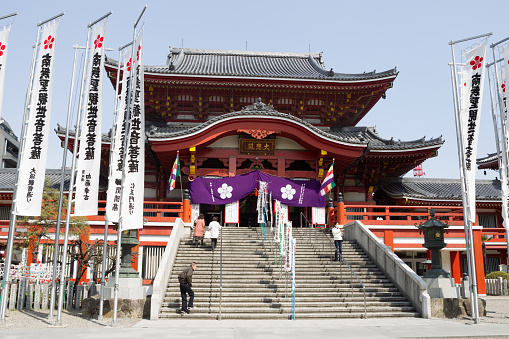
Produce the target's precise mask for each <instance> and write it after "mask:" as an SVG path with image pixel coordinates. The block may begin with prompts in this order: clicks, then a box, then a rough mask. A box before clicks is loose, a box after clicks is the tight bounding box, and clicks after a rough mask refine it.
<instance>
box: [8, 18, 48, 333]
mask: <svg viewBox="0 0 509 339" xmlns="http://www.w3.org/2000/svg"><path fill="white" fill-rule="evenodd" d="M40 33H41V26H37V35H36V38H35V45H34V47H33V52H32V65H31V68H30V76H29V77H28V85H27V91H26V94H25V107H24V113H23V124H22V126H21V138H20V139H21V142H20V147H19V150H20V154H22V153H23V152H24V149H25V144H26V142H25V138H26V130H27V124H28V113H29V111H30V109H29V107H28V106H29V104H30V95H31V93H32V84H33V79H34V73H35V60H36V58H37V46H38V45H39V39H40ZM20 162H21V161H18V162H17V164H16V179H15V183H16V184H15V186H14V191H13V192H12V208H11V211H16V205H17V202H16V201H17V193H18V179H19V178H18V177H19V165H20ZM16 217H17V215H16V214H15V213H12V214H11V218H10V221H9V235H8V237H7V248H6V249H5V251H6V253H5V265H4V278H3V286H2V295H3V296H7V295H8V291H9V284H10V279H11V277H10V273H11V270H10V268H11V262H12V248H13V243H14V228H15V227H16ZM6 309H7V298H2V300H1V303H0V323H1V324H4V323H5V312H6Z"/></svg>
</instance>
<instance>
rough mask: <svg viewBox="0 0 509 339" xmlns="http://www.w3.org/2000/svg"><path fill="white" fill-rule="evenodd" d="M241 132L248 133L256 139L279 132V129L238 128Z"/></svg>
mask: <svg viewBox="0 0 509 339" xmlns="http://www.w3.org/2000/svg"><path fill="white" fill-rule="evenodd" d="M237 132H239V133H246V134H249V135H250V136H252V137H253V138H255V139H264V138H266V137H267V136H268V135H271V134H274V133H279V132H277V131H268V130H260V129H238V130H237Z"/></svg>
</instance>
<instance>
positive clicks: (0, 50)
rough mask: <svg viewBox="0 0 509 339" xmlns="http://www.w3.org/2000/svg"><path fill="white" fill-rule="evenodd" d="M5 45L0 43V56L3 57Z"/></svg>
mask: <svg viewBox="0 0 509 339" xmlns="http://www.w3.org/2000/svg"><path fill="white" fill-rule="evenodd" d="M4 50H5V45H2V43H1V42H0V56H2V55H4Z"/></svg>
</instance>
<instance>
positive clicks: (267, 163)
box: [262, 160, 277, 170]
mask: <svg viewBox="0 0 509 339" xmlns="http://www.w3.org/2000/svg"><path fill="white" fill-rule="evenodd" d="M262 165H263V168H264V169H267V170H277V168H276V167H274V166H272V163H271V162H270V161H268V160H263V161H262Z"/></svg>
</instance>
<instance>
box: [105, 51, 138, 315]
mask: <svg viewBox="0 0 509 339" xmlns="http://www.w3.org/2000/svg"><path fill="white" fill-rule="evenodd" d="M131 44H132V42H130V43H128V44H127V45H124V46H122V47H120V48H119V49H118V67H117V83H116V84H115V102H114V103H113V125H112V127H111V140H110V170H109V172H110V173H109V175H112V173H111V172H112V171H111V169H112V166H111V162H112V158H113V150H114V148H115V146H114V145H115V135H116V133H117V132H116V131H117V125H116V121H117V117H118V97H119V94H118V88H119V79H120V68H121V67H120V60H121V59H122V50H123V49H124V48H126V47H128V46H130V45H131ZM108 224H109V221H108V220H107V219H106V215H105V217H104V243H103V262H102V275H101V293H100V297H99V315H98V316H97V320H103V309H104V287H105V285H106V255H107V250H108Z"/></svg>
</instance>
